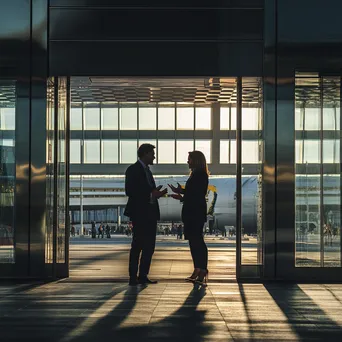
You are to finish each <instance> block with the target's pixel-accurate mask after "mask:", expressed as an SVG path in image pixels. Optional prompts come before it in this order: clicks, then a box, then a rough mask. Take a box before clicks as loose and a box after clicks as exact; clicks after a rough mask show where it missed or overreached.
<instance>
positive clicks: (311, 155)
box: [303, 140, 321, 163]
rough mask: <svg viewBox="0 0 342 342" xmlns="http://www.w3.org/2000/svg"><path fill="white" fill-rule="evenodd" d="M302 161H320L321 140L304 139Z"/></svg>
mask: <svg viewBox="0 0 342 342" xmlns="http://www.w3.org/2000/svg"><path fill="white" fill-rule="evenodd" d="M303 161H304V163H320V162H321V142H320V141H319V140H304V154H303Z"/></svg>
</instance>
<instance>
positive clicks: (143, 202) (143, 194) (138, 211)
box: [124, 161, 160, 221]
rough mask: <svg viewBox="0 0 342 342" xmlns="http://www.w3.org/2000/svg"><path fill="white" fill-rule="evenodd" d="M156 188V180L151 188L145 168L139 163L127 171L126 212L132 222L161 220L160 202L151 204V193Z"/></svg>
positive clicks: (155, 201) (156, 201) (155, 200)
mask: <svg viewBox="0 0 342 342" xmlns="http://www.w3.org/2000/svg"><path fill="white" fill-rule="evenodd" d="M152 180H153V179H152ZM154 188H155V184H154V180H153V186H151V185H150V184H149V182H148V180H147V175H146V172H145V170H144V167H143V166H142V164H141V163H140V161H137V162H136V163H135V164H133V165H131V166H129V167H128V169H127V170H126V179H125V191H126V195H127V196H128V202H127V205H126V209H125V212H124V215H125V216H128V217H129V218H130V219H131V220H132V221H137V220H155V221H157V220H159V219H160V211H159V204H158V200H157V199H154V203H153V204H151V192H152V190H153V189H154Z"/></svg>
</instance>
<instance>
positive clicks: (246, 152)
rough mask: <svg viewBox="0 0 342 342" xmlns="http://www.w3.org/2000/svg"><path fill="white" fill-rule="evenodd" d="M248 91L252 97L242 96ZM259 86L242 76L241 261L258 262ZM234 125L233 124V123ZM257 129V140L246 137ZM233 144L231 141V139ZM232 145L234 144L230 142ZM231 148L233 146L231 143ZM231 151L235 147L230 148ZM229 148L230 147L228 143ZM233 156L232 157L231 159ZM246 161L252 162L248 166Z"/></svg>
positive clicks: (260, 217) (260, 101)
mask: <svg viewBox="0 0 342 342" xmlns="http://www.w3.org/2000/svg"><path fill="white" fill-rule="evenodd" d="M244 94H249V95H253V96H246V97H245V96H244ZM261 94H262V88H261V82H260V80H259V79H257V78H255V79H252V78H248V79H245V78H243V79H242V108H241V116H242V117H241V127H242V132H241V138H242V141H241V164H242V165H241V166H242V170H241V173H242V177H241V224H242V226H241V264H242V265H260V264H262V260H263V257H262V250H263V248H262V240H263V236H262V235H263V234H262V211H263V206H262V182H263V178H262V163H263V146H264V141H263V134H262V120H263V116H262V114H263V113H262V107H263V100H262V96H261ZM234 125H235V123H234ZM251 130H252V131H255V132H258V131H259V130H260V132H259V134H258V137H259V139H258V140H249V135H248V133H249V132H247V131H251ZM234 143H235V142H234ZM234 145H235V144H234ZM234 147H235V146H234ZM234 150H235V148H234ZM232 151H233V146H232ZM232 159H233V158H232ZM249 164H255V167H254V166H253V168H251V167H250V166H249Z"/></svg>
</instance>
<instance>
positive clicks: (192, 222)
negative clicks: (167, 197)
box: [169, 151, 209, 286]
mask: <svg viewBox="0 0 342 342" xmlns="http://www.w3.org/2000/svg"><path fill="white" fill-rule="evenodd" d="M188 164H189V169H190V170H191V173H190V177H189V179H188V180H187V182H186V185H185V189H183V188H182V187H181V186H180V184H178V187H177V188H176V187H174V186H173V185H170V184H169V187H170V188H171V190H172V191H173V192H174V193H175V194H172V195H171V196H172V197H173V198H174V199H177V200H180V201H181V202H183V208H182V221H183V223H184V238H185V239H187V240H189V246H190V251H191V256H192V260H193V263H194V272H193V273H192V275H191V276H190V277H188V278H186V280H189V281H192V282H195V283H198V284H200V285H203V286H206V285H207V278H208V269H207V266H208V248H207V246H206V244H205V242H204V239H203V225H204V222H206V221H207V202H206V198H205V197H206V194H207V190H208V173H209V172H208V167H207V162H206V160H205V156H204V154H203V153H202V152H200V151H192V152H189V156H188Z"/></svg>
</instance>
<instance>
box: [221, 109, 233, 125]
mask: <svg viewBox="0 0 342 342" xmlns="http://www.w3.org/2000/svg"><path fill="white" fill-rule="evenodd" d="M220 129H221V130H229V129H230V130H236V107H232V106H229V107H225V106H221V108H220Z"/></svg>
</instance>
